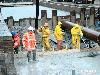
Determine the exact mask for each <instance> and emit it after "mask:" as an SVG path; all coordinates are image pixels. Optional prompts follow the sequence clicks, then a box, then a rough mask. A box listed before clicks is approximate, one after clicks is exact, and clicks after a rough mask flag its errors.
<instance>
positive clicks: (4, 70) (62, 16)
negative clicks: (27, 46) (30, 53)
mask: <svg viewBox="0 0 100 75" xmlns="http://www.w3.org/2000/svg"><path fill="white" fill-rule="evenodd" d="M77 2H78V3H79V4H77ZM46 21H48V25H49V29H50V33H51V34H50V39H49V40H50V48H51V51H48V52H45V51H44V50H43V47H42V42H41V39H42V38H41V34H40V33H39V32H37V30H38V29H39V28H40V27H41V26H42V25H43V24H44V23H45V22H46ZM58 21H61V23H62V25H61V28H62V30H63V32H64V33H65V34H64V36H63V37H64V39H63V42H62V46H63V49H62V50H57V41H56V39H55V38H54V29H55V27H56V25H57V23H58ZM76 21H78V23H79V25H80V27H81V28H82V32H83V37H82V39H81V41H80V49H73V47H72V36H71V29H72V28H73V27H74V24H75V23H76ZM29 26H32V27H33V28H35V30H36V40H37V43H36V44H37V47H36V61H30V62H28V61H27V51H26V50H24V48H23V46H22V37H23V33H25V32H27V29H28V27H29ZM11 31H15V32H17V33H18V34H19V36H20V38H21V39H20V41H21V45H20V47H19V49H18V51H19V53H18V54H14V49H13V41H12V35H11ZM99 50H100V1H99V0H95V1H94V2H93V3H90V4H89V3H86V2H85V3H81V2H80V0H74V1H71V0H70V1H69V0H63V1H61V0H51V1H46V0H36V1H35V0H1V3H0V75H99V74H100V72H99V69H100V67H99V66H100V60H99V58H100V51H99ZM31 59H32V58H31Z"/></svg>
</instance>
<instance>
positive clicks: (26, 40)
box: [22, 31, 36, 51]
mask: <svg viewBox="0 0 100 75" xmlns="http://www.w3.org/2000/svg"><path fill="white" fill-rule="evenodd" d="M22 44H23V47H24V48H25V49H26V50H27V51H32V50H35V47H36V39H35V34H34V33H33V32H31V31H30V32H27V33H25V34H24V35H23V39H22Z"/></svg>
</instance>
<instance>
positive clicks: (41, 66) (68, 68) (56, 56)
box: [15, 50, 100, 75]
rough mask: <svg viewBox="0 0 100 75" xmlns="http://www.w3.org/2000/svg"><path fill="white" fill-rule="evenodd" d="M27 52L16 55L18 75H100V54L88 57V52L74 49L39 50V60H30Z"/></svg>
mask: <svg viewBox="0 0 100 75" xmlns="http://www.w3.org/2000/svg"><path fill="white" fill-rule="evenodd" d="M26 53H27V52H26V51H20V53H19V54H18V55H15V67H16V70H17V73H18V75H100V71H99V70H100V60H99V59H100V55H98V56H95V57H86V56H87V55H88V52H84V53H78V52H76V51H75V52H74V50H70V51H69V52H67V51H52V52H37V61H35V62H33V61H30V62H28V61H27V57H26ZM85 55H86V56H85Z"/></svg>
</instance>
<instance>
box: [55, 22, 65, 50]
mask: <svg viewBox="0 0 100 75" xmlns="http://www.w3.org/2000/svg"><path fill="white" fill-rule="evenodd" d="M61 24H62V23H61V22H60V21H59V22H58V25H57V26H56V28H55V30H54V37H55V39H56V40H57V47H58V49H59V50H62V41H63V34H64V32H62V29H61Z"/></svg>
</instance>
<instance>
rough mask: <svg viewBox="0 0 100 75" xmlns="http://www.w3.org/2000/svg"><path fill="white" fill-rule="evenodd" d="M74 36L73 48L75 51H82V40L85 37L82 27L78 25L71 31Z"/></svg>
mask: <svg viewBox="0 0 100 75" xmlns="http://www.w3.org/2000/svg"><path fill="white" fill-rule="evenodd" d="M71 34H72V46H73V48H74V49H80V38H81V37H82V36H83V33H82V31H81V28H80V26H79V25H78V23H76V24H75V25H74V27H73V28H72V29H71Z"/></svg>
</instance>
